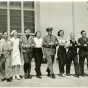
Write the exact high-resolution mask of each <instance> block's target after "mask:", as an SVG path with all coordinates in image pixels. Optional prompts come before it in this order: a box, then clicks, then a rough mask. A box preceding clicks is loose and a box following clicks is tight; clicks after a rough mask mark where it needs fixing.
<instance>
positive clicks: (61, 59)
mask: <svg viewBox="0 0 88 88" xmlns="http://www.w3.org/2000/svg"><path fill="white" fill-rule="evenodd" d="M57 60H58V64H59V71H60V74H61V73H62V74H63V73H64V66H65V64H66V53H64V52H63V53H58V58H57Z"/></svg>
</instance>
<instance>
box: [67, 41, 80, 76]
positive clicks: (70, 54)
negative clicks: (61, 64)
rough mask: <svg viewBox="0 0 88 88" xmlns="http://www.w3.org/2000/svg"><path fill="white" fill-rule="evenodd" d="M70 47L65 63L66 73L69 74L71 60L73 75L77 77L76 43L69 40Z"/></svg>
mask: <svg viewBox="0 0 88 88" xmlns="http://www.w3.org/2000/svg"><path fill="white" fill-rule="evenodd" d="M70 44H71V45H72V46H70V47H69V49H68V52H67V63H66V73H67V74H70V66H71V62H72V60H73V62H74V67H75V74H76V76H79V64H78V55H77V42H76V41H73V40H70Z"/></svg>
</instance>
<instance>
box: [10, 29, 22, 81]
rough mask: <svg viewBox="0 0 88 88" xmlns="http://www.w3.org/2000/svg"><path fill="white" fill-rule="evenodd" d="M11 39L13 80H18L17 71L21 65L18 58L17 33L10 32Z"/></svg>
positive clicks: (18, 43) (18, 42)
mask: <svg viewBox="0 0 88 88" xmlns="http://www.w3.org/2000/svg"><path fill="white" fill-rule="evenodd" d="M11 36H12V38H11V39H10V40H11V42H12V49H13V50H12V53H11V58H12V59H11V64H12V72H13V80H14V79H15V77H16V78H17V79H18V80H20V76H19V71H20V66H21V65H22V62H21V57H20V50H19V45H20V39H19V38H18V33H17V31H16V30H13V31H12V32H11Z"/></svg>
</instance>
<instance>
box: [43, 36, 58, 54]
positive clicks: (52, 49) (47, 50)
mask: <svg viewBox="0 0 88 88" xmlns="http://www.w3.org/2000/svg"><path fill="white" fill-rule="evenodd" d="M51 41H52V42H53V43H54V45H53V46H52V47H51V46H50V45H49V43H50V42H51ZM57 43H58V39H57V37H56V36H54V35H52V36H51V38H50V37H49V36H48V35H47V36H45V37H44V38H43V47H44V48H45V49H44V52H45V53H46V54H49V55H55V54H56V46H57Z"/></svg>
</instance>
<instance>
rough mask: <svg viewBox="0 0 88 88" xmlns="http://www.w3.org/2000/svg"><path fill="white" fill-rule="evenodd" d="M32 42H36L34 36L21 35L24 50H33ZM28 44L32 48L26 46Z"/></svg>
mask: <svg viewBox="0 0 88 88" xmlns="http://www.w3.org/2000/svg"><path fill="white" fill-rule="evenodd" d="M32 44H35V43H34V39H33V37H32V36H29V38H28V39H27V37H26V35H25V34H24V35H23V36H22V37H21V47H22V52H33V47H32ZM26 45H31V47H30V48H26Z"/></svg>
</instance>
